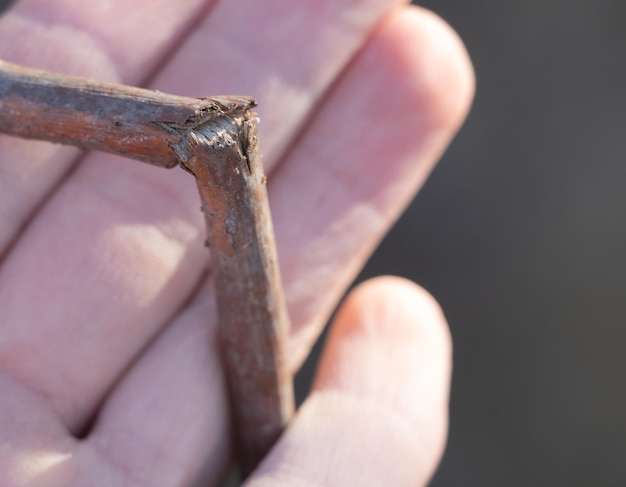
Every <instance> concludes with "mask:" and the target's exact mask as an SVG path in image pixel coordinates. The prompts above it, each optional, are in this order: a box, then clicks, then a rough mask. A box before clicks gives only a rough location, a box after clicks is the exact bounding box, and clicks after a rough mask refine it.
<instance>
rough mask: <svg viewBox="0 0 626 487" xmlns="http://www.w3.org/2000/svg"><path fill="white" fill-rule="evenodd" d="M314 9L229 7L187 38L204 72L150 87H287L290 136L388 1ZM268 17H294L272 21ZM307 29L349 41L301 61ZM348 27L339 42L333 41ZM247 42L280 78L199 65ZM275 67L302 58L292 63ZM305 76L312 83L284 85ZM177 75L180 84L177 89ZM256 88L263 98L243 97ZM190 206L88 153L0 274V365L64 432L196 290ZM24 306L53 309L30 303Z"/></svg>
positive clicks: (143, 175) (185, 186) (174, 190)
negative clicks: (290, 91)
mask: <svg viewBox="0 0 626 487" xmlns="http://www.w3.org/2000/svg"><path fill="white" fill-rule="evenodd" d="M312 4H313V3H312V2H311V3H307V2H297V3H294V2H287V1H286V0H273V2H272V3H268V2H264V3H263V8H261V9H260V10H259V7H257V2H253V1H251V0H246V1H244V0H240V1H239V2H230V3H229V4H228V6H229V7H228V8H225V10H224V11H219V10H216V11H214V12H213V13H212V16H213V15H215V16H219V18H220V21H219V22H215V23H211V22H207V23H206V24H203V25H201V26H200V27H199V29H198V31H197V33H196V34H194V36H193V37H192V38H190V40H189V42H191V43H192V44H190V45H191V47H190V48H189V49H192V51H193V50H195V49H196V48H197V46H196V45H195V44H193V43H198V42H200V41H202V43H203V44H202V45H203V48H204V49H205V50H204V51H203V53H202V59H203V60H204V62H203V63H201V64H200V65H186V66H185V69H182V68H181V67H180V66H178V65H176V64H171V65H168V66H167V67H166V68H164V72H163V73H164V74H163V75H162V77H161V78H159V81H158V83H157V85H158V86H160V87H161V88H162V89H166V90H168V91H180V90H181V84H182V83H183V82H186V80H187V79H191V77H192V76H193V75H194V73H195V72H198V73H200V75H205V74H206V78H204V77H203V76H199V77H200V78H202V79H204V80H205V81H204V84H203V85H202V89H201V91H200V93H206V92H211V91H213V90H212V87H213V86H231V84H232V86H233V87H234V88H235V87H238V86H239V85H238V84H237V83H239V81H238V80H240V79H243V78H246V77H247V78H248V79H256V80H257V82H258V83H259V86H260V87H262V86H270V85H272V82H275V81H276V80H281V86H283V87H285V86H290V85H292V84H293V85H294V86H297V87H298V89H302V90H303V91H304V92H306V93H307V97H306V103H305V105H302V104H298V105H297V106H296V105H294V112H293V113H292V112H288V113H287V115H286V117H287V118H286V119H284V120H283V119H281V124H283V126H292V125H293V126H299V125H300V124H301V122H302V117H304V116H306V113H305V112H306V110H305V109H303V106H304V107H305V108H306V109H308V110H310V109H311V108H312V105H311V104H312V103H313V102H314V101H315V100H316V99H318V98H319V97H320V96H321V93H322V92H323V91H324V90H325V89H326V87H327V85H328V83H330V82H331V81H332V76H333V74H332V70H331V71H328V69H327V68H322V67H321V66H326V64H327V63H330V64H331V65H332V66H333V69H334V72H335V74H336V73H337V72H338V71H339V70H340V69H341V68H342V67H343V66H342V63H343V62H345V60H346V59H347V58H349V57H350V54H351V53H352V52H354V50H356V49H357V48H358V46H359V45H360V43H362V42H363V39H364V38H365V37H366V36H367V35H368V34H369V31H370V27H371V25H372V24H373V23H374V22H375V20H376V16H377V15H378V16H379V15H382V12H383V11H385V9H386V8H387V7H388V5H389V2H387V1H384V0H378V1H372V2H369V3H367V4H361V3H359V2H354V1H353V0H343V2H334V3H333V4H332V7H331V6H330V4H329V6H328V7H327V10H325V9H321V10H320V9H318V8H314V7H313V5H312ZM220 5H221V4H220ZM316 5H317V4H316ZM276 12H281V16H284V18H287V19H291V20H292V21H290V22H284V23H283V22H281V20H280V18H278V17H276V15H275V14H276ZM368 12H369V13H368ZM372 12H373V13H372ZM257 14H258V15H257ZM305 14H311V16H310V17H306V15H305ZM321 14H324V15H325V16H322V15H321ZM355 14H356V17H355ZM255 15H257V16H256V17H255ZM281 18H282V17H281ZM303 19H306V22H305V23H306V26H310V27H306V28H310V29H311V31H310V33H311V37H310V38H309V39H308V43H311V44H316V43H319V44H320V45H324V46H328V45H329V42H330V41H331V40H337V39H339V38H341V39H344V38H345V40H346V42H345V43H342V44H340V45H337V46H335V47H334V48H333V51H332V52H333V56H332V59H330V60H329V59H328V56H327V54H328V52H326V51H324V52H314V53H312V54H311V56H312V57H311V58H310V59H308V58H304V57H301V55H300V50H301V47H302V46H300V45H299V44H297V43H294V42H293V39H299V38H300V37H299V36H300V35H301V34H302V28H303V27H302V26H301V25H300V22H301V21H303ZM351 19H352V20H351ZM353 19H356V21H355V20H353ZM363 19H365V20H363ZM242 22H243V23H245V25H246V31H245V35H242V31H241V25H242ZM268 26H272V27H275V29H269V30H271V31H272V32H273V35H268V34H267V31H268V28H269V27H268ZM343 31H346V32H347V34H345V35H344V36H343V37H342V36H341V35H340V34H341V32H343ZM276 36H278V37H279V38H277V37H276ZM329 36H330V37H329ZM242 38H245V39H249V41H248V43H249V48H250V53H249V55H250V56H251V57H252V58H254V59H258V62H259V64H260V65H261V66H263V65H265V64H267V65H270V66H273V68H274V69H275V70H276V71H267V72H261V73H260V74H259V76H258V77H257V76H250V75H249V73H248V66H247V65H245V64H244V65H238V66H234V65H233V66H231V67H230V68H229V69H226V67H221V68H220V69H211V70H210V71H209V72H208V73H206V72H205V71H204V69H206V68H204V69H203V68H202V66H209V65H210V66H213V63H212V59H213V57H211V55H210V54H211V53H210V52H207V51H208V50H209V49H211V46H213V45H214V44H215V45H218V46H219V49H217V51H227V50H228V49H230V47H229V43H232V44H233V46H232V50H234V51H235V52H237V49H235V48H236V47H238V45H237V43H239V42H241V39H242ZM348 41H349V42H348ZM185 49H187V47H186V45H185V46H182V47H181V51H180V52H181V53H182V52H184V51H185ZM313 54H315V55H313ZM181 55H182V54H181ZM232 59H233V60H234V59H236V58H232ZM284 59H290V60H296V61H298V67H297V68H293V67H292V63H284V62H282V61H281V60H284ZM294 62H295V61H294ZM287 67H289V69H287ZM300 70H304V71H306V72H307V73H308V75H306V76H304V77H302V78H300V79H297V80H296V79H292V77H293V73H297V72H299V71H300ZM171 72H174V73H175V74H171ZM320 72H323V74H324V76H322V75H320V74H319V73H320ZM167 73H170V74H169V75H168V74H167ZM185 73H187V75H188V78H185V79H182V77H184V74H185ZM168 76H169V78H168ZM168 80H169V81H168ZM234 88H233V89H234ZM199 90H200V88H199ZM256 91H259V92H261V93H262V92H263V90H261V89H260V88H259V90H251V92H252V93H255V92H256ZM268 109H271V108H270V107H268ZM268 118H269V120H270V121H271V120H272V119H273V117H271V116H269V117H268ZM266 125H268V124H266ZM278 129H279V131H280V130H282V129H280V127H278ZM270 130H271V128H270ZM283 135H284V134H283ZM269 162H270V165H271V160H270V161H269ZM197 208H198V203H197V196H196V191H195V189H194V188H193V182H192V181H191V179H190V178H189V177H188V176H187V175H186V174H183V173H182V172H179V173H173V172H166V171H158V170H155V169H154V168H151V167H147V166H142V165H137V164H129V163H127V162H125V161H122V160H121V159H119V158H115V157H112V156H109V155H105V154H93V155H91V156H90V157H89V158H88V159H87V160H85V161H84V162H83V163H82V164H81V166H80V168H78V170H77V171H76V172H75V173H73V174H72V177H71V178H69V179H68V180H67V181H66V182H65V184H64V185H63V187H62V188H60V189H59V190H58V191H57V193H56V194H55V196H54V198H52V199H51V200H50V201H49V203H48V204H47V205H46V208H45V209H44V210H43V211H42V212H41V213H40V214H39V215H38V218H37V219H36V220H35V221H34V222H33V223H32V224H31V226H30V227H29V229H28V231H27V232H26V233H25V234H24V235H23V236H22V238H21V239H20V242H19V245H18V246H16V247H15V249H14V251H13V252H12V253H11V255H10V256H9V258H7V260H6V262H5V264H4V266H3V268H2V269H1V270H0V302H3V303H7V304H6V305H5V306H3V309H2V313H3V315H4V320H3V321H4V323H6V325H5V326H4V328H5V329H4V331H3V333H4V339H3V341H2V343H0V347H1V349H0V350H1V355H2V356H3V357H5V358H4V359H3V360H5V362H9V361H10V363H11V373H12V374H14V375H15V376H17V377H19V378H20V379H21V380H23V381H24V382H25V383H27V384H30V385H31V387H33V388H34V389H35V390H37V391H39V392H41V394H42V395H43V396H44V397H46V398H47V399H48V400H49V401H50V402H51V404H52V407H53V408H54V410H55V411H58V413H59V415H60V417H61V418H63V420H64V421H65V422H66V424H68V425H69V426H70V427H71V428H72V429H74V430H76V429H77V428H80V425H82V424H83V423H84V422H85V421H86V419H87V418H89V416H90V415H91V414H92V413H93V411H94V409H95V408H96V407H97V406H98V404H99V403H100V402H101V400H102V397H103V394H104V393H105V392H106V391H107V390H109V388H110V387H111V385H112V384H113V383H115V381H116V380H117V379H118V378H119V375H120V374H121V373H122V372H123V371H124V370H125V369H126V368H127V367H128V365H129V364H130V363H131V362H132V361H133V360H134V359H135V358H136V356H137V354H138V353H139V352H140V351H141V350H142V349H143V348H144V347H145V345H146V343H147V342H148V341H149V340H150V339H152V338H153V337H154V335H155V334H156V333H157V332H158V331H159V330H160V328H161V327H162V326H163V325H164V323H166V322H167V321H168V320H169V319H170V317H171V316H173V314H174V313H175V312H176V311H177V309H178V308H179V307H180V306H181V305H182V304H183V302H184V300H185V299H186V298H187V297H188V296H189V294H190V293H191V292H192V291H193V289H195V286H196V284H197V281H198V279H200V277H201V276H202V272H203V267H204V264H205V260H206V257H205V252H204V250H203V249H202V248H201V245H200V242H201V240H202V238H203V235H204V229H203V227H202V222H201V215H200V213H199V211H198V210H197ZM68 296H71V297H72V300H73V302H75V303H77V305H76V306H75V307H74V308H73V309H71V310H68V309H67V307H66V306H65V304H66V302H67V299H68V298H67V297H68ZM33 302H40V303H44V302H45V303H49V306H48V307H47V308H45V307H43V306H37V307H34V306H32V303H33ZM78 344H80V345H78ZM77 363H80V364H81V367H80V368H77V367H76V364H77ZM76 398H79V399H76Z"/></svg>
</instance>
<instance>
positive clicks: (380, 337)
mask: <svg viewBox="0 0 626 487" xmlns="http://www.w3.org/2000/svg"><path fill="white" fill-rule="evenodd" d="M332 326H333V327H332V331H331V334H330V336H329V339H328V342H327V346H326V349H325V350H324V354H323V357H322V361H321V363H320V366H319V370H318V373H317V377H316V380H315V385H314V389H313V392H312V394H311V396H310V397H309V398H308V399H307V400H306V401H305V403H304V405H303V406H302V408H301V409H300V411H299V412H298V414H297V416H296V418H295V419H294V421H293V423H292V424H291V425H290V426H289V429H288V430H287V431H286V433H285V434H284V435H283V437H282V438H281V439H280V440H279V443H278V444H277V445H276V447H275V448H274V449H273V450H272V452H271V453H270V455H269V456H268V457H267V458H266V460H265V461H264V462H263V463H262V464H261V467H260V468H259V470H258V471H257V472H256V473H255V474H253V476H252V478H251V479H250V481H249V482H248V483H247V484H246V485H248V486H250V487H260V486H265V485H272V486H282V485H285V486H287V485H296V484H297V485H302V486H307V485H328V486H334V485H337V486H339V485H361V486H368V485H371V486H379V485H394V486H398V487H402V486H407V487H408V486H418V485H425V484H426V483H427V481H428V479H429V478H430V477H431V475H432V473H433V471H434V468H435V466H436V464H437V463H438V461H439V458H440V456H441V453H442V451H443V446H444V442H445V435H446V429H447V404H448V392H449V380H450V367H451V342H450V336H449V333H448V329H447V326H446V323H445V319H444V318H443V315H442V313H441V311H440V309H439V308H438V306H437V305H436V303H435V302H434V300H433V299H432V298H431V297H430V296H429V295H428V294H427V293H425V292H424V291H423V290H421V289H419V288H417V286H415V285H413V284H412V283H408V282H407V281H403V280H399V279H394V278H381V279H377V280H374V281H370V282H368V283H366V284H365V285H363V286H360V287H359V288H357V289H356V290H355V291H354V292H353V293H352V294H351V296H350V297H349V298H348V300H347V302H346V303H345V304H344V305H343V306H342V308H341V310H340V312H339V314H338V316H337V318H336V319H335V321H334V323H333V325H332Z"/></svg>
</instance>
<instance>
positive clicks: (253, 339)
mask: <svg viewBox="0 0 626 487" xmlns="http://www.w3.org/2000/svg"><path fill="white" fill-rule="evenodd" d="M254 105H255V102H254V99H252V98H249V97H230V96H228V97H211V98H185V97H179V96H173V95H167V94H164V93H159V92H154V91H149V90H143V89H139V88H132V87H127V86H121V85H112V84H103V83H99V82H95V81H88V80H84V79H79V78H72V77H68V76H62V75H53V74H50V73H47V72H43V71H36V70H31V69H27V68H23V67H20V66H15V65H11V64H8V63H3V62H1V61H0V132H4V133H8V134H12V135H17V136H20V137H27V138H34V139H43V140H49V141H53V142H60V143H63V144H71V145H75V146H78V147H82V148H88V149H98V150H103V151H106V152H113V153H116V154H121V155H124V156H127V157H131V158H134V159H139V160H142V161H145V162H149V163H151V164H154V165H156V166H161V167H173V166H175V165H176V164H180V165H181V166H182V167H183V168H184V169H186V170H187V171H188V172H191V173H192V174H193V175H194V176H195V177H196V181H197V184H198V188H199V190H200V198H201V200H202V211H203V212H204V215H205V221H206V225H207V233H208V243H209V246H210V248H211V263H212V272H213V273H214V279H215V282H216V286H215V287H216V293H217V305H218V317H219V323H220V336H221V344H222V350H223V355H224V363H225V368H226V373H227V377H228V384H229V388H230V393H231V395H232V403H233V405H232V408H233V412H234V420H235V427H236V430H237V433H238V439H239V447H240V457H241V464H242V470H243V472H244V475H247V474H248V473H250V472H251V471H252V470H253V469H254V467H256V465H257V464H258V463H259V461H260V460H261V459H262V458H263V457H264V455H265V454H266V453H267V452H268V450H269V449H270V448H271V446H272V445H273V443H274V442H275V441H276V439H277V438H278V437H279V436H280V434H281V431H282V429H283V427H284V425H285V424H286V422H287V420H288V419H289V418H290V416H291V415H292V413H293V392H292V384H291V378H290V377H289V374H288V373H287V372H286V370H285V365H284V347H285V342H286V333H287V330H288V327H289V321H288V316H287V311H286V306H285V302H284V297H283V292H282V287H281V283H280V276H279V271H278V263H277V258H276V249H275V244H274V235H273V231H272V225H271V218H270V213H269V205H268V201H267V193H266V188H265V177H264V176H263V169H262V165H261V161H260V157H259V155H258V149H257V137H256V122H257V119H256V115H255V114H254V113H253V112H252V111H251V108H252V107H253V106H254Z"/></svg>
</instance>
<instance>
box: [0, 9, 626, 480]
mask: <svg viewBox="0 0 626 487" xmlns="http://www.w3.org/2000/svg"><path fill="white" fill-rule="evenodd" d="M3 3H6V2H4V1H3V0H0V6H1V5H2V4H3ZM419 3H420V4H421V5H423V6H425V7H428V8H431V9H433V10H434V11H436V12H437V13H439V14H440V15H442V16H443V17H444V18H446V19H447V20H448V21H449V22H450V23H451V24H452V26H453V27H455V28H456V29H457V30H458V31H459V33H460V35H461V37H462V38H463V39H464V40H465V42H466V44H467V46H468V49H469V52H470V54H471V56H472V58H473V61H474V64H475V68H476V72H477V81H478V87H477V90H478V91H477V96H476V100H475V103H474V107H473V110H472V112H471V114H470V117H469V120H468V122H467V123H466V125H465V126H464V128H463V129H462V131H461V133H460V134H459V136H458V137H457V139H456V140H455V141H454V143H453V144H452V147H451V148H450V150H449V151H448V152H447V154H446V155H445V156H444V158H443V160H442V161H441V163H440V165H439V166H438V168H437V169H436V170H435V172H434V173H433V175H432V177H431V178H430V180H429V182H428V183H427V184H426V186H425V187H424V189H423V190H422V191H421V193H420V194H419V196H418V197H417V198H416V200H415V201H414V203H413V204H412V205H411V207H410V208H409V209H408V210H407V212H406V213H405V215H404V216H403V217H402V219H401V220H400V221H399V223H398V224H397V225H396V227H395V228H394V230H393V231H392V232H391V234H390V235H389V236H388V237H387V239H386V240H385V241H384V242H383V243H382V245H381V246H380V248H379V250H378V252H377V253H376V255H375V256H374V257H373V258H372V260H371V262H370V263H369V265H368V266H367V268H366V269H365V271H364V272H363V274H362V276H361V277H360V278H359V279H360V280H362V279H365V278H368V277H371V276H374V275H378V274H390V273H391V274H398V275H402V276H405V277H408V278H410V279H413V280H415V281H417V282H419V283H420V284H422V285H423V286H425V287H426V288H428V289H429V290H430V291H431V292H432V293H433V294H434V295H435V297H436V298H437V299H438V300H439V302H440V303H441V304H442V306H443V308H444V310H445V312H446V314H447V317H448V320H449V322H450V327H451V329H452V334H453V337H454V342H455V351H454V360H455V370H454V377H453V386H452V404H451V429H450V438H449V444H448V448H447V451H446V454H445V457H444V459H443V462H442V465H441V467H440V469H439V471H438V473H437V474H436V476H435V478H434V479H433V481H432V484H431V485H432V486H433V487H447V486H465V487H473V486H511V487H516V486H529V485H532V486H555V485H559V486H560V485H568V486H581V487H583V486H584V487H588V486H590V485H602V486H624V485H626V461H625V459H626V420H625V419H624V411H626V386H625V381H624V371H626V354H625V353H624V350H623V349H624V345H625V344H626V327H625V326H624V322H625V318H624V317H625V315H626V311H625V309H626V306H625V303H626V299H625V291H626V258H624V256H623V253H624V250H625V249H626V230H625V228H626V227H625V225H624V222H625V221H626V218H625V217H626V191H624V187H626V163H625V162H626V2H624V1H623V0H621V1H620V0H595V1H590V0H588V1H582V0H578V1H576V0H569V1H566V0H534V1H529V0H525V1H522V0H508V1H499V0H474V1H467V0H448V1H439V2H435V1H434V0H432V1H423V2H419ZM319 349H320V345H318V346H317V347H316V350H317V351H319ZM314 360H315V357H313V359H312V360H310V361H309V362H307V364H306V366H305V368H304V370H303V372H302V374H301V375H300V377H299V379H298V384H297V386H298V393H299V396H300V397H302V396H303V395H304V394H305V393H306V390H307V387H308V384H309V380H310V377H311V374H312V371H313V369H314Z"/></svg>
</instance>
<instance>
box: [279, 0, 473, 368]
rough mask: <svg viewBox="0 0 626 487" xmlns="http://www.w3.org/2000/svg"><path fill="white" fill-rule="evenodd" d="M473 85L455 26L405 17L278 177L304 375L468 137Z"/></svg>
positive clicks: (295, 355) (334, 97)
mask: <svg viewBox="0 0 626 487" xmlns="http://www.w3.org/2000/svg"><path fill="white" fill-rule="evenodd" d="M473 81H474V80H473V74H472V69H471V65H470V62H469V59H468V56H467V53H466V51H465V49H464V47H463V45H462V43H461V41H460V40H459V39H458V37H457V36H456V34H455V33H454V32H453V31H452V30H451V29H450V27H449V26H447V25H446V24H445V23H444V22H443V21H442V20H441V19H439V18H438V17H436V16H435V15H434V14H432V13H430V12H428V11H425V10H423V9H417V8H413V7H410V8H402V9H397V10H396V11H394V12H393V13H391V14H390V15H388V16H387V17H386V18H385V20H384V21H383V22H382V23H381V24H380V25H379V27H378V29H377V31H376V32H375V34H374V35H373V36H372V38H371V39H370V41H369V43H368V45H367V46H366V47H365V48H364V49H363V51H362V52H361V54H360V55H359V56H358V58H357V59H355V61H354V62H353V64H352V65H351V67H350V69H349V70H348V71H347V72H346V73H345V74H344V76H343V77H342V79H341V80H340V82H338V83H337V84H336V85H335V88H334V90H333V91H332V92H331V93H329V94H328V96H327V98H326V103H325V104H324V106H323V107H322V108H321V109H320V111H319V112H318V113H317V115H316V117H315V118H314V119H313V120H312V121H311V123H310V125H309V128H308V130H307V132H306V133H305V134H303V136H302V138H301V139H300V140H299V142H298V144H297V146H295V147H294V148H293V150H292V152H291V153H290V154H289V156H288V157H287V158H286V160H285V162H284V164H283V165H282V166H281V167H280V170H279V171H277V172H276V174H274V175H273V177H272V179H271V180H270V200H271V205H272V213H273V217H274V219H275V221H276V222H277V223H276V225H275V226H276V239H277V242H278V250H279V255H280V259H281V268H282V269H283V282H284V283H285V289H286V293H287V299H288V303H289V309H290V312H291V318H292V323H293V327H294V328H293V334H292V338H291V342H290V346H289V350H290V361H291V364H292V369H293V370H295V369H297V368H298V367H299V365H300V363H301V362H302V360H304V358H305V357H306V356H307V355H308V352H309V350H310V347H311V345H312V343H313V342H314V340H315V339H316V338H317V336H318V335H319V332H320V330H321V328H322V326H323V325H324V323H326V321H327V319H328V317H329V315H330V312H331V311H332V309H333V308H334V307H335V306H336V304H337V300H338V299H339V297H340V296H341V295H342V294H343V293H344V291H345V289H346V288H347V286H348V285H349V283H350V282H351V281H352V280H353V279H354V278H355V277H356V274H357V273H358V272H359V271H360V269H361V268H362V267H363V265H364V264H365V262H366V260H367V259H368V258H369V256H370V255H371V253H372V251H373V250H374V248H375V247H376V246H377V245H378V242H379V241H380V239H381V238H382V237H383V236H384V235H385V234H386V233H387V231H388V230H389V228H390V227H391V225H392V224H393V223H394V222H395V220H396V219H397V218H398V216H399V215H400V214H401V212H402V211H403V210H404V208H405V207H406V205H407V204H408V202H409V201H410V200H411V198H413V196H414V195H415V193H416V191H417V190H418V189H419V188H420V187H421V186H422V184H423V183H424V181H425V179H426V178H427V177H428V174H429V173H430V170H431V169H432V168H433V166H434V164H435V163H436V161H437V160H438V159H439V157H440V155H441V153H442V152H443V150H445V148H446V146H447V144H448V143H449V142H450V140H451V138H452V137H453V136H454V134H455V133H456V131H457V130H458V127H459V125H460V124H461V122H462V121H463V120H464V118H465V116H466V114H467V110H468V108H469V105H470V103H471V100H472V96H473V89H474V88H473V87H474V84H473Z"/></svg>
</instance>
